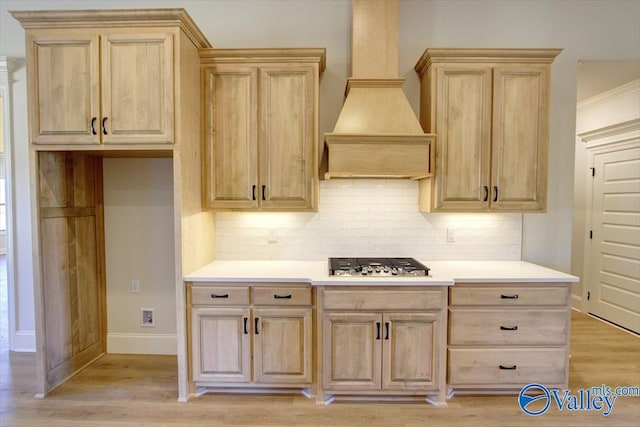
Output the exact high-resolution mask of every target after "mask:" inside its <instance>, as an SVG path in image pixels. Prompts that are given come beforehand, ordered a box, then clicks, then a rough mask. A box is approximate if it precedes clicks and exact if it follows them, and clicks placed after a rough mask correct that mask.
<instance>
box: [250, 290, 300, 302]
mask: <svg viewBox="0 0 640 427" xmlns="http://www.w3.org/2000/svg"><path fill="white" fill-rule="evenodd" d="M251 293H252V296H253V304H254V305H311V288H310V287H308V286H307V287H297V288H285V287H254V288H251Z"/></svg>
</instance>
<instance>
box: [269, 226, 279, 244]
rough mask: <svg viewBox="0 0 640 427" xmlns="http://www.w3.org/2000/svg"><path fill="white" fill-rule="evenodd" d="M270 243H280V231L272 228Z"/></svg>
mask: <svg viewBox="0 0 640 427" xmlns="http://www.w3.org/2000/svg"><path fill="white" fill-rule="evenodd" d="M268 242H269V243H278V230H276V229H275V228H272V229H270V230H269V240H268Z"/></svg>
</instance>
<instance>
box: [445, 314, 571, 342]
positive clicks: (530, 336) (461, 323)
mask: <svg viewBox="0 0 640 427" xmlns="http://www.w3.org/2000/svg"><path fill="white" fill-rule="evenodd" d="M568 319H569V317H568V312H567V310H566V309H558V310H533V309H509V308H503V309H494V310H491V309H487V310H478V309H461V308H453V309H451V310H450V311H449V345H565V344H566V342H567V338H568V330H569V326H568Z"/></svg>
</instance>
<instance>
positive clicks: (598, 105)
mask: <svg viewBox="0 0 640 427" xmlns="http://www.w3.org/2000/svg"><path fill="white" fill-rule="evenodd" d="M638 118H640V80H635V81H633V82H630V83H628V84H625V85H623V86H620V87H618V88H615V89H612V90H609V91H607V92H604V93H601V94H598V95H596V96H594V97H591V98H589V99H585V100H584V101H582V102H580V103H579V104H578V106H577V114H576V134H581V133H584V132H589V131H594V130H597V129H601V128H604V127H608V126H612V125H616V124H619V123H624V122H627V121H629V120H632V119H638ZM588 161H589V156H588V153H587V149H586V148H585V142H584V141H583V140H582V138H580V137H579V136H576V140H575V188H574V206H575V210H574V213H573V244H572V248H573V251H572V257H571V271H572V272H574V274H576V275H578V276H583V271H584V268H585V265H584V263H585V256H584V251H585V238H586V233H587V229H588V224H587V215H586V213H587V210H588V209H591V207H590V206H587V188H588V182H589V180H591V179H592V178H591V174H590V171H589V167H590V166H591V165H590V164H589V163H588ZM584 282H585V280H584V278H583V277H581V280H580V281H579V282H578V283H575V284H574V285H573V286H572V294H573V306H574V307H575V308H576V309H579V310H582V301H583V295H584V291H585V289H584Z"/></svg>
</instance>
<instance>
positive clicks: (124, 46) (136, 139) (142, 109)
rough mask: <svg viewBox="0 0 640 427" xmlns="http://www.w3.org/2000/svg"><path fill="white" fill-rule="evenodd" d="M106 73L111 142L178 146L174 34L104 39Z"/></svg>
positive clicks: (106, 133)
mask: <svg viewBox="0 0 640 427" xmlns="http://www.w3.org/2000/svg"><path fill="white" fill-rule="evenodd" d="M101 73H102V117H101V119H100V127H101V130H102V132H103V135H102V140H103V142H104V143H105V144H146V143H154V144H161V143H172V142H173V140H174V134H173V129H174V114H173V112H174V103H173V91H174V73H173V35H172V34H166V33H160V34H153V33H149V34H145V33H138V34H126V35H124V34H106V35H104V36H102V71H101Z"/></svg>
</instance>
